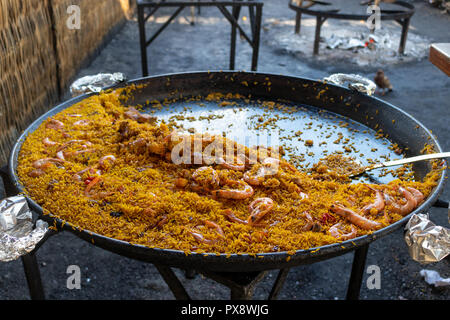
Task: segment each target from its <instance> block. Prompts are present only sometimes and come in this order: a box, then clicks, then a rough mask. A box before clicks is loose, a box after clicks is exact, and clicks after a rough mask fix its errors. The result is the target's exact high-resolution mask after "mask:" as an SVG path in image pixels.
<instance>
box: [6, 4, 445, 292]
mask: <svg viewBox="0 0 450 320" xmlns="http://www.w3.org/2000/svg"><path fill="white" fill-rule="evenodd" d="M335 2H337V3H343V2H344V1H343V0H339V1H335ZM345 2H346V3H352V5H353V6H355V8H357V7H356V6H359V2H360V1H359V0H358V1H353V0H352V1H348V0H346V1H345ZM412 2H413V3H414V5H415V6H416V13H415V15H414V16H413V18H412V21H411V28H410V35H415V36H420V37H422V38H426V39H429V41H430V43H431V42H449V40H450V34H449V32H448V30H450V15H448V14H441V13H440V12H439V10H437V9H435V8H431V7H430V6H429V5H428V4H427V3H426V1H412ZM169 15H170V10H169V9H167V10H166V9H163V10H160V11H158V14H157V16H158V18H157V19H153V18H152V19H150V22H149V23H147V31H148V34H150V32H151V31H152V30H154V28H155V27H156V24H159V25H161V24H162V23H164V21H165V20H166V19H167V18H168V16H169ZM243 16H247V22H248V13H247V12H246V11H243V12H242V13H241V19H243ZM189 17H190V13H189V10H185V11H184V15H182V16H180V17H179V18H177V19H176V20H175V21H174V22H173V23H172V24H171V25H170V26H169V27H168V28H167V29H166V30H164V32H163V33H162V34H161V35H160V37H159V38H157V39H156V40H155V42H154V43H153V44H152V45H151V46H150V47H149V50H148V57H149V63H150V74H151V75H156V74H165V73H172V72H183V71H198V70H226V69H228V61H229V60H228V59H229V41H230V26H229V23H228V22H227V21H226V20H225V19H224V18H223V16H222V15H221V14H220V12H219V11H218V10H217V9H216V8H205V9H202V11H201V14H200V15H199V16H197V19H196V23H195V25H190V24H189V21H188V19H189ZM294 17H295V13H294V11H292V10H290V9H289V8H288V1H287V0H283V1H280V0H265V1H264V9H263V28H262V31H261V46H260V54H259V64H258V71H260V72H267V73H276V74H285V75H293V76H299V77H305V78H312V79H322V78H324V77H326V76H328V75H330V74H332V73H337V72H343V73H357V74H360V75H362V76H365V77H367V78H370V79H373V76H374V74H375V70H376V69H377V68H379V67H380V66H379V65H371V66H364V67H360V66H358V65H357V64H354V63H353V62H352V58H351V55H350V57H349V58H348V59H347V60H335V59H328V60H327V61H323V59H319V58H317V57H313V56H312V51H311V53H308V50H306V51H304V52H301V51H290V50H287V49H285V48H282V47H281V46H277V42H276V38H274V33H273V30H272V28H275V25H276V28H277V31H280V30H281V29H280V28H285V29H283V30H282V31H283V32H284V31H286V32H287V31H289V30H290V32H291V33H292V37H293V39H295V37H298V35H295V34H294ZM274 21H275V24H274ZM277 21H278V22H277ZM244 22H245V21H244ZM314 22H315V20H314V19H313V17H304V20H303V23H304V26H302V28H303V29H302V36H309V37H310V40H311V43H312V39H313V38H312V34H313V30H314ZM336 26H339V27H346V28H351V27H352V24H351V23H348V24H345V23H343V22H335V21H333V20H330V21H327V22H326V23H325V25H324V27H323V29H324V30H325V29H327V28H333V27H336ZM81 27H82V25H81ZM398 32H400V27H398ZM408 45H409V43H408V42H407V44H406V46H407V48H408ZM321 50H322V51H323V52H324V54H327V52H326V51H325V50H329V49H326V48H323V49H321ZM250 61H251V49H250V47H249V46H248V45H247V43H246V42H245V40H244V39H239V37H238V45H237V61H236V69H239V70H249V69H250ZM381 67H382V68H383V69H384V70H385V73H386V74H387V76H388V77H389V78H390V80H391V83H392V84H393V86H394V91H393V92H390V93H388V94H387V95H385V96H384V97H382V99H384V100H386V101H388V102H390V103H393V104H394V105H396V106H398V107H400V108H402V109H403V110H405V111H406V112H408V113H409V114H411V115H412V116H414V117H415V118H416V119H418V121H420V122H421V123H423V124H424V125H425V126H426V127H427V128H429V129H431V130H432V132H433V133H434V134H435V135H436V136H437V138H438V140H439V141H440V143H441V146H442V148H443V149H444V150H446V151H448V150H450V129H449V125H448V114H449V113H448V110H449V107H450V105H449V101H450V90H449V89H450V78H449V77H447V76H446V75H445V74H444V73H443V72H441V71H440V70H439V69H437V68H436V67H435V66H434V65H432V64H431V63H430V62H429V61H428V60H427V58H424V59H420V60H416V61H409V62H402V61H400V60H399V59H397V63H390V64H389V65H383V66H381ZM100 72H123V73H125V74H126V75H127V76H128V78H130V79H132V78H137V77H140V76H141V70H140V51H139V34H138V25H137V21H136V20H135V19H133V20H130V21H128V22H127V23H126V24H125V25H124V27H123V28H122V29H121V30H120V31H119V32H118V33H117V34H116V35H114V37H113V38H112V40H111V41H110V42H109V43H108V44H107V45H106V46H105V48H104V49H103V50H102V51H101V52H100V54H99V55H98V56H97V57H96V58H95V59H94V60H93V61H92V63H91V64H90V65H89V66H87V67H86V68H84V69H82V70H80V71H79V74H78V75H77V77H81V76H84V75H91V74H96V73H100ZM65 98H69V93H68V92H67V94H66V97H65ZM441 198H442V199H445V200H450V186H449V185H448V184H447V186H446V187H445V190H444V192H443V194H442V196H441ZM429 213H430V217H431V220H432V221H433V222H435V223H436V224H438V225H442V226H445V227H448V226H449V222H448V210H447V209H442V208H432V209H431V210H430V212H429ZM37 258H38V263H39V266H40V271H41V276H42V281H43V285H44V288H45V294H46V298H48V299H58V300H59V299H82V300H92V299H123V300H128V299H151V300H165V299H173V298H174V296H173V294H172V293H171V291H170V290H169V288H168V286H167V285H166V284H165V283H164V281H163V280H162V278H161V276H160V274H159V273H158V271H157V270H156V268H155V267H154V266H153V265H152V264H148V263H143V262H139V261H135V260H131V259H128V258H125V257H122V256H119V255H117V254H113V253H110V252H108V251H105V250H102V249H100V248H98V247H95V246H94V245H92V244H91V243H88V242H85V241H83V240H81V239H79V238H77V237H76V236H75V235H73V234H71V233H69V232H63V233H60V234H58V235H55V236H53V237H51V238H50V239H49V240H48V241H47V242H45V243H44V244H43V246H42V247H41V248H40V249H39V251H38V252H37ZM352 260H353V253H348V254H345V255H343V256H340V257H337V258H333V259H330V260H327V261H323V262H319V263H315V264H313V265H306V266H299V267H295V268H292V269H291V271H290V273H289V275H288V277H287V280H286V283H285V285H284V287H283V289H282V290H281V292H280V294H279V299H283V300H296V299H300V300H305V299H314V300H317V299H323V300H340V299H345V295H346V290H347V284H348V280H349V275H350V269H351V265H352ZM70 265H77V266H79V267H80V270H81V289H73V290H70V289H68V288H67V285H66V282H67V278H68V274H67V273H66V271H67V268H68V266H70ZM371 265H376V266H378V267H379V268H380V271H381V283H380V288H379V289H369V288H368V286H367V280H368V277H369V276H370V273H367V272H366V273H365V275H364V279H363V282H362V288H361V295H360V298H361V299H368V300H372V299H383V300H384V299H390V300H402V299H424V300H434V299H439V300H448V299H449V298H450V289H449V288H450V287H448V286H447V287H441V288H435V287H434V286H430V285H428V284H427V283H426V282H425V281H424V279H423V278H422V276H421V275H420V274H419V272H420V270H422V269H431V270H436V271H438V272H439V273H440V274H441V276H442V277H444V278H447V277H450V268H449V267H450V260H449V259H448V258H447V259H444V260H443V261H441V262H439V263H434V264H431V265H426V266H423V265H420V264H419V263H417V262H415V261H413V260H412V259H411V258H410V256H409V253H408V250H407V246H406V244H405V242H404V240H403V230H398V231H396V232H394V233H392V234H390V235H388V236H386V237H384V238H381V239H379V240H377V241H375V242H373V243H372V244H371V245H370V247H369V253H368V257H367V264H366V267H368V266H371ZM175 272H176V274H177V275H178V276H179V278H180V280H181V282H182V283H183V285H184V286H185V287H186V290H187V292H188V293H189V294H190V295H191V297H192V298H193V299H228V298H229V297H230V296H229V294H230V293H229V290H228V289H227V288H226V287H224V286H223V285H220V284H218V283H216V282H214V281H212V280H210V279H207V278H204V277H203V276H200V275H197V276H196V277H195V278H194V279H188V278H186V277H185V275H184V271H182V270H177V269H176V270H175ZM276 276H277V271H270V272H269V273H268V275H267V276H266V277H265V278H264V279H263V280H262V281H261V282H260V283H259V285H258V286H257V287H256V290H255V294H254V298H255V299H265V298H266V297H267V296H268V294H269V292H270V290H271V287H272V284H273V282H274V281H275V278H276ZM0 299H1V300H10V299H29V293H28V288H27V283H26V280H25V276H24V272H23V267H22V263H21V261H20V260H17V261H12V262H8V263H0Z"/></svg>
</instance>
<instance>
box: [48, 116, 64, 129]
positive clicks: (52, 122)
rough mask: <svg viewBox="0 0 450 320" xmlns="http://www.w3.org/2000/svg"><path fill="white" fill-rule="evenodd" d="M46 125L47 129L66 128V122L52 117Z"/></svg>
mask: <svg viewBox="0 0 450 320" xmlns="http://www.w3.org/2000/svg"><path fill="white" fill-rule="evenodd" d="M45 127H46V128H47V129H53V130H60V129H62V128H64V123H62V122H61V121H59V120H56V119H53V118H50V119H49V120H48V121H47V123H46V124H45Z"/></svg>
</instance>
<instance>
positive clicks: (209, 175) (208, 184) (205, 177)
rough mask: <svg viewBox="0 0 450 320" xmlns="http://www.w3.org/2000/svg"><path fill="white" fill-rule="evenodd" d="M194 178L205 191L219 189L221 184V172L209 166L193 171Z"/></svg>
mask: <svg viewBox="0 0 450 320" xmlns="http://www.w3.org/2000/svg"><path fill="white" fill-rule="evenodd" d="M192 179H194V180H195V182H196V183H197V185H198V186H200V187H202V188H203V189H204V190H203V191H209V190H211V189H217V188H218V187H219V184H220V177H219V174H218V173H217V171H216V170H214V169H213V168H211V167H208V166H204V167H200V168H198V169H196V170H195V171H194V172H193V173H192Z"/></svg>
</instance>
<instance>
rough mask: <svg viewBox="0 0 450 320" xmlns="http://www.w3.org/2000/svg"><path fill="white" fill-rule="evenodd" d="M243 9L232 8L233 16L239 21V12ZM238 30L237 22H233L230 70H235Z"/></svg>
mask: <svg viewBox="0 0 450 320" xmlns="http://www.w3.org/2000/svg"><path fill="white" fill-rule="evenodd" d="M240 11H241V7H237V6H236V7H233V9H232V13H231V14H232V15H233V18H234V19H235V20H236V21H238V20H239V14H240ZM236 31H237V27H236V24H234V23H232V24H231V44H230V70H234V65H235V61H236Z"/></svg>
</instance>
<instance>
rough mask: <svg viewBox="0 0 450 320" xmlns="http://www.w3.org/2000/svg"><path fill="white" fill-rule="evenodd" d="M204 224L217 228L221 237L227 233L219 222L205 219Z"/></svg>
mask: <svg viewBox="0 0 450 320" xmlns="http://www.w3.org/2000/svg"><path fill="white" fill-rule="evenodd" d="M203 224H204V225H205V226H207V227H208V228H213V229H216V232H217V233H218V234H219V236H220V237H221V238H225V233H224V232H223V229H222V227H221V226H219V225H218V224H217V223H215V222H212V221H209V220H204V221H203Z"/></svg>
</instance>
